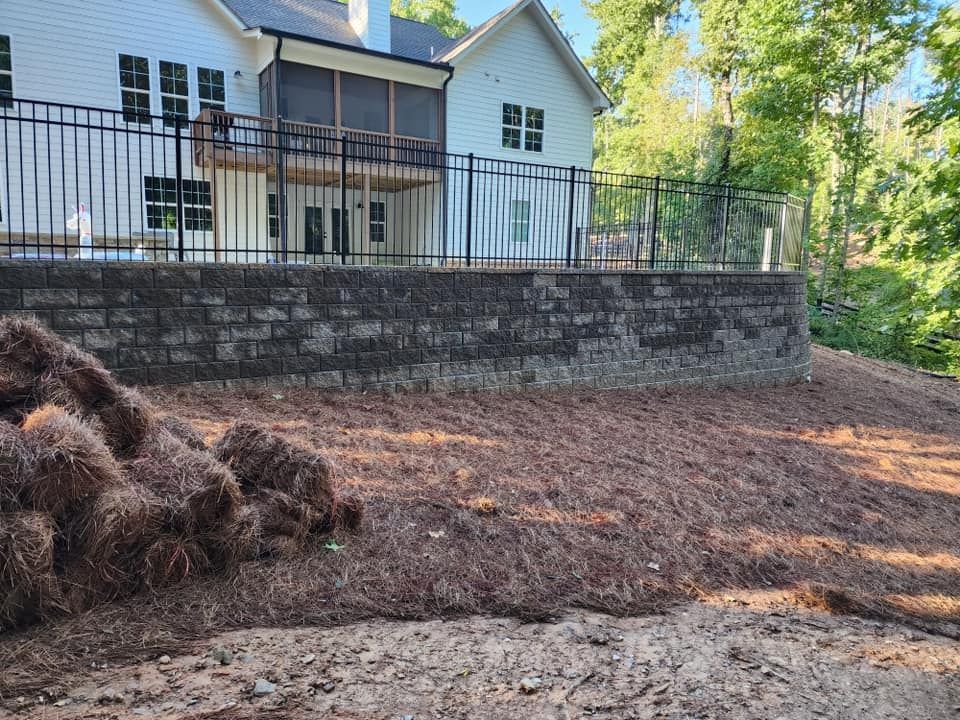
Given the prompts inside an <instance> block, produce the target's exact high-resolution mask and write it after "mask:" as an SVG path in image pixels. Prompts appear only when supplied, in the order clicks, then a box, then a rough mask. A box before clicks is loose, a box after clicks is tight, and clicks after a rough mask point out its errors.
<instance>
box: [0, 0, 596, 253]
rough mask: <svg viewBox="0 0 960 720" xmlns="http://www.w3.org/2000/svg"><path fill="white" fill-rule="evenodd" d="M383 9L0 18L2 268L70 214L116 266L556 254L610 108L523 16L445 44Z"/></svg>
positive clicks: (548, 33) (55, 242)
mask: <svg viewBox="0 0 960 720" xmlns="http://www.w3.org/2000/svg"><path fill="white" fill-rule="evenodd" d="M389 5H390V3H389V0H349V2H348V3H346V4H344V3H340V2H336V1H335V0H123V1H122V2H121V1H120V0H89V1H88V2H85V3H84V4H83V5H82V7H81V8H79V9H78V7H77V6H76V5H75V4H74V3H69V2H65V1H64V0H5V1H4V2H2V3H0V96H4V95H5V96H8V97H10V98H13V100H7V101H3V100H2V99H0V144H2V148H0V246H5V247H6V249H7V252H5V253H0V254H13V255H17V254H26V255H30V254H40V255H45V254H52V255H57V254H58V253H59V254H60V256H63V253H64V252H65V250H64V248H66V247H67V246H76V243H77V240H76V237H75V236H74V235H73V234H71V232H70V231H68V230H66V229H65V226H64V220H65V219H66V218H67V217H69V216H71V215H72V213H73V208H74V207H75V206H79V204H81V203H83V204H84V206H85V207H86V208H87V209H88V210H89V212H90V214H91V217H92V224H93V235H94V242H95V243H96V244H97V245H98V246H102V247H104V248H107V249H109V248H114V249H115V251H116V256H118V257H124V256H125V255H126V253H125V250H129V249H130V248H132V247H135V246H139V245H143V246H144V247H145V248H146V250H145V251H144V252H145V253H147V254H149V253H156V254H162V253H163V252H165V251H166V252H168V253H169V252H174V251H176V252H179V253H182V255H183V256H184V257H185V258H187V259H226V260H237V261H267V260H270V261H310V262H340V261H347V262H364V263H366V262H404V263H409V262H431V263H440V262H444V261H445V260H446V259H450V258H457V257H463V256H464V255H465V253H467V251H468V249H469V254H470V256H471V258H473V259H475V260H477V261H478V262H482V261H483V260H484V259H492V258H498V257H511V258H517V257H522V258H528V259H531V260H536V259H537V258H555V257H557V256H558V253H562V252H563V251H564V250H565V246H566V244H568V243H569V241H570V238H571V236H572V235H573V232H574V230H575V229H576V228H578V227H580V226H582V225H584V224H585V223H586V222H587V220H586V218H587V217H588V215H589V213H590V203H591V199H590V197H589V193H588V192H587V190H586V187H585V186H584V185H583V184H582V183H580V182H578V181H577V180H576V176H575V174H574V173H572V171H571V168H573V167H578V168H589V167H590V164H591V156H592V145H593V143H592V132H593V117H594V115H595V114H597V113H599V112H602V111H603V110H604V109H606V108H607V107H608V105H609V101H608V100H607V98H606V97H605V96H604V94H603V92H602V91H601V90H600V88H599V87H598V86H597V84H596V83H595V82H594V80H593V78H592V77H591V76H590V74H589V72H588V71H587V70H586V68H585V67H584V66H583V64H582V63H581V62H580V60H579V58H578V57H577V56H576V54H575V53H574V52H573V50H572V48H571V47H570V45H569V43H568V42H567V40H566V38H565V37H564V36H563V34H562V33H561V32H560V31H559V30H558V28H557V27H556V25H555V23H554V22H553V20H552V19H551V18H550V15H549V13H548V12H547V11H546V10H545V9H544V7H543V5H542V4H541V3H540V1H539V0H519V1H518V2H517V3H515V4H514V5H512V6H510V7H509V8H507V9H505V10H503V11H502V12H500V13H498V14H497V15H495V16H494V17H492V18H490V20H488V21H487V22H485V23H483V24H482V25H480V26H479V27H477V28H475V29H474V30H472V31H471V32H469V33H467V34H466V35H465V36H463V37H461V38H458V39H450V38H447V37H445V36H443V35H442V34H441V33H440V32H439V31H437V30H436V29H435V28H433V27H431V26H429V25H426V24H423V23H418V22H413V21H410V20H406V19H401V18H397V17H392V16H391V15H390V12H389ZM278 131H279V132H278ZM344 148H346V155H345V156H344V154H343V149H344ZM471 154H472V155H473V156H474V157H471ZM66 252H67V254H68V255H69V254H75V252H73V251H66Z"/></svg>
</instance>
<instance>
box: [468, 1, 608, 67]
mask: <svg viewBox="0 0 960 720" xmlns="http://www.w3.org/2000/svg"><path fill="white" fill-rule="evenodd" d="M513 1H514V0H493V2H491V1H490V0H458V2H457V9H458V10H459V11H460V15H461V16H462V17H463V18H464V19H465V20H466V21H467V22H468V23H469V24H470V25H471V26H474V25H479V24H480V23H482V22H483V21H484V20H486V19H487V18H489V17H490V16H491V15H496V14H497V13H498V12H500V11H501V10H503V8H505V7H507V6H508V5H510V4H511V3H512V2H513ZM543 4H544V5H545V6H546V7H547V9H548V10H549V9H551V8H553V7H554V6H555V5H559V6H560V12H561V13H563V26H564V30H565V31H566V32H568V33H573V34H574V35H575V37H574V38H573V47H574V49H575V50H576V51H577V54H578V55H580V57H586V56H587V55H589V54H590V46H591V45H592V44H593V40H594V38H595V37H596V35H597V25H596V23H594V21H593V20H592V19H591V18H589V17H587V11H586V10H584V8H583V5H581V4H580V0H543Z"/></svg>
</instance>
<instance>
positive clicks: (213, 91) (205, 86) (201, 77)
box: [197, 67, 227, 110]
mask: <svg viewBox="0 0 960 720" xmlns="http://www.w3.org/2000/svg"><path fill="white" fill-rule="evenodd" d="M197 96H198V97H199V98H200V109H201V110H206V109H207V108H210V109H211V110H225V109H226V107H227V91H226V88H225V86H224V83H223V70H213V69H211V68H203V67H198V68H197Z"/></svg>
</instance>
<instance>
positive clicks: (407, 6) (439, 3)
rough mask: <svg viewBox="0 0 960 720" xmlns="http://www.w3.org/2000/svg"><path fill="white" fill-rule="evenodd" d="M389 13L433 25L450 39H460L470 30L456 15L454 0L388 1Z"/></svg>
mask: <svg viewBox="0 0 960 720" xmlns="http://www.w3.org/2000/svg"><path fill="white" fill-rule="evenodd" d="M390 12H391V13H392V14H393V15H396V16H397V17H403V18H407V19H408V20H418V21H419V22H424V23H427V24H428V25H433V26H434V27H435V28H437V29H438V30H439V31H440V32H442V33H443V34H444V35H446V36H447V37H450V38H455V37H460V36H461V35H463V34H464V33H466V32H468V31H469V30H470V26H469V25H468V24H467V22H466V21H465V20H464V19H463V18H461V17H460V16H459V15H458V14H457V4H456V1H455V0H390Z"/></svg>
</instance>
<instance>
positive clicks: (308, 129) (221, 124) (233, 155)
mask: <svg viewBox="0 0 960 720" xmlns="http://www.w3.org/2000/svg"><path fill="white" fill-rule="evenodd" d="M280 123H282V132H277V127H278V126H279V124H280ZM337 132H338V131H337V129H336V128H328V127H325V126H322V125H309V124H306V123H291V122H287V121H278V120H272V119H270V118H262V117H257V116H252V115H239V114H236V113H222V112H217V111H211V110H204V111H203V112H202V113H201V115H200V116H199V117H198V118H197V120H196V121H195V122H194V124H193V159H194V164H195V165H197V166H198V167H203V168H206V169H208V170H212V169H214V168H216V169H218V170H234V171H235V172H237V173H238V174H239V173H265V174H266V175H267V177H268V178H269V179H276V178H277V177H278V175H279V174H280V173H281V172H282V174H283V178H284V180H285V181H286V182H290V183H301V184H305V185H317V186H328V187H339V186H340V184H341V176H344V178H345V184H346V186H347V187H348V188H362V187H363V186H364V185H365V184H367V183H368V184H369V186H370V188H371V189H373V190H375V191H381V192H397V191H403V190H409V189H412V188H417V187H423V186H425V185H431V184H433V183H437V182H440V180H441V179H442V177H443V168H442V157H443V156H442V154H441V152H440V143H438V142H435V141H431V140H422V139H419V138H407V137H403V136H394V135H387V134H384V133H368V132H362V131H355V130H350V131H343V132H341V133H340V134H339V135H337ZM343 147H346V150H347V158H346V162H344V161H343V158H342V157H341V150H342V148H343Z"/></svg>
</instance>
